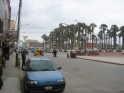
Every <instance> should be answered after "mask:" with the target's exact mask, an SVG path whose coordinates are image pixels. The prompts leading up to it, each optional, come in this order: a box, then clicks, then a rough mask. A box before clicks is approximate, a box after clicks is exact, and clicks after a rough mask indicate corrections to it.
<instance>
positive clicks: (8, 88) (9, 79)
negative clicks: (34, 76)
mask: <svg viewBox="0 0 124 93" xmlns="http://www.w3.org/2000/svg"><path fill="white" fill-rule="evenodd" d="M15 57H16V56H15V54H13V55H10V59H9V60H6V67H5V68H3V75H2V79H3V82H4V85H3V87H2V90H0V93H21V87H20V79H19V75H20V71H19V69H18V68H17V67H15Z"/></svg>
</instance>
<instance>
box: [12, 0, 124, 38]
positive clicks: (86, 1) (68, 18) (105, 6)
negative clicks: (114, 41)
mask: <svg viewBox="0 0 124 93" xmlns="http://www.w3.org/2000/svg"><path fill="white" fill-rule="evenodd" d="M18 4H19V0H11V6H17V5H18ZM123 4H124V1H123V0H22V11H21V25H22V24H29V25H28V26H23V27H21V31H24V32H27V33H28V34H27V35H28V36H29V39H30V38H32V39H33V38H35V39H38V40H41V39H40V37H41V36H42V35H43V34H49V33H48V32H50V31H53V29H55V28H57V27H59V23H66V24H76V23H77V22H76V21H75V20H78V22H82V23H83V22H84V23H86V24H87V25H89V24H90V23H95V24H96V25H97V27H96V28H95V34H97V33H98V32H99V27H100V25H101V24H103V23H105V24H107V25H108V28H110V27H111V25H113V24H116V25H117V26H119V27H120V26H122V25H123V24H124V18H123V16H124V12H123V9H124V6H123ZM12 9H14V8H12ZM17 10H18V9H14V10H12V14H13V13H17V12H18V11H17ZM15 18H16V15H13V16H12V19H15ZM35 32H36V33H35ZM32 34H33V35H32ZM25 35H26V33H25Z"/></svg>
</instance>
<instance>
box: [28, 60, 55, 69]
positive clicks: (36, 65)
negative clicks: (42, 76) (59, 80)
mask: <svg viewBox="0 0 124 93" xmlns="http://www.w3.org/2000/svg"><path fill="white" fill-rule="evenodd" d="M55 70H57V68H56V66H55V65H54V64H53V62H52V61H51V60H32V61H31V62H30V64H29V65H28V71H55Z"/></svg>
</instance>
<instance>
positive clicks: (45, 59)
mask: <svg viewBox="0 0 124 93" xmlns="http://www.w3.org/2000/svg"><path fill="white" fill-rule="evenodd" d="M29 60H51V59H49V58H29Z"/></svg>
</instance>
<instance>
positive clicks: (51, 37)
mask: <svg viewBox="0 0 124 93" xmlns="http://www.w3.org/2000/svg"><path fill="white" fill-rule="evenodd" d="M49 38H50V48H51V49H53V39H54V32H53V31H51V32H50V34H49Z"/></svg>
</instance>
